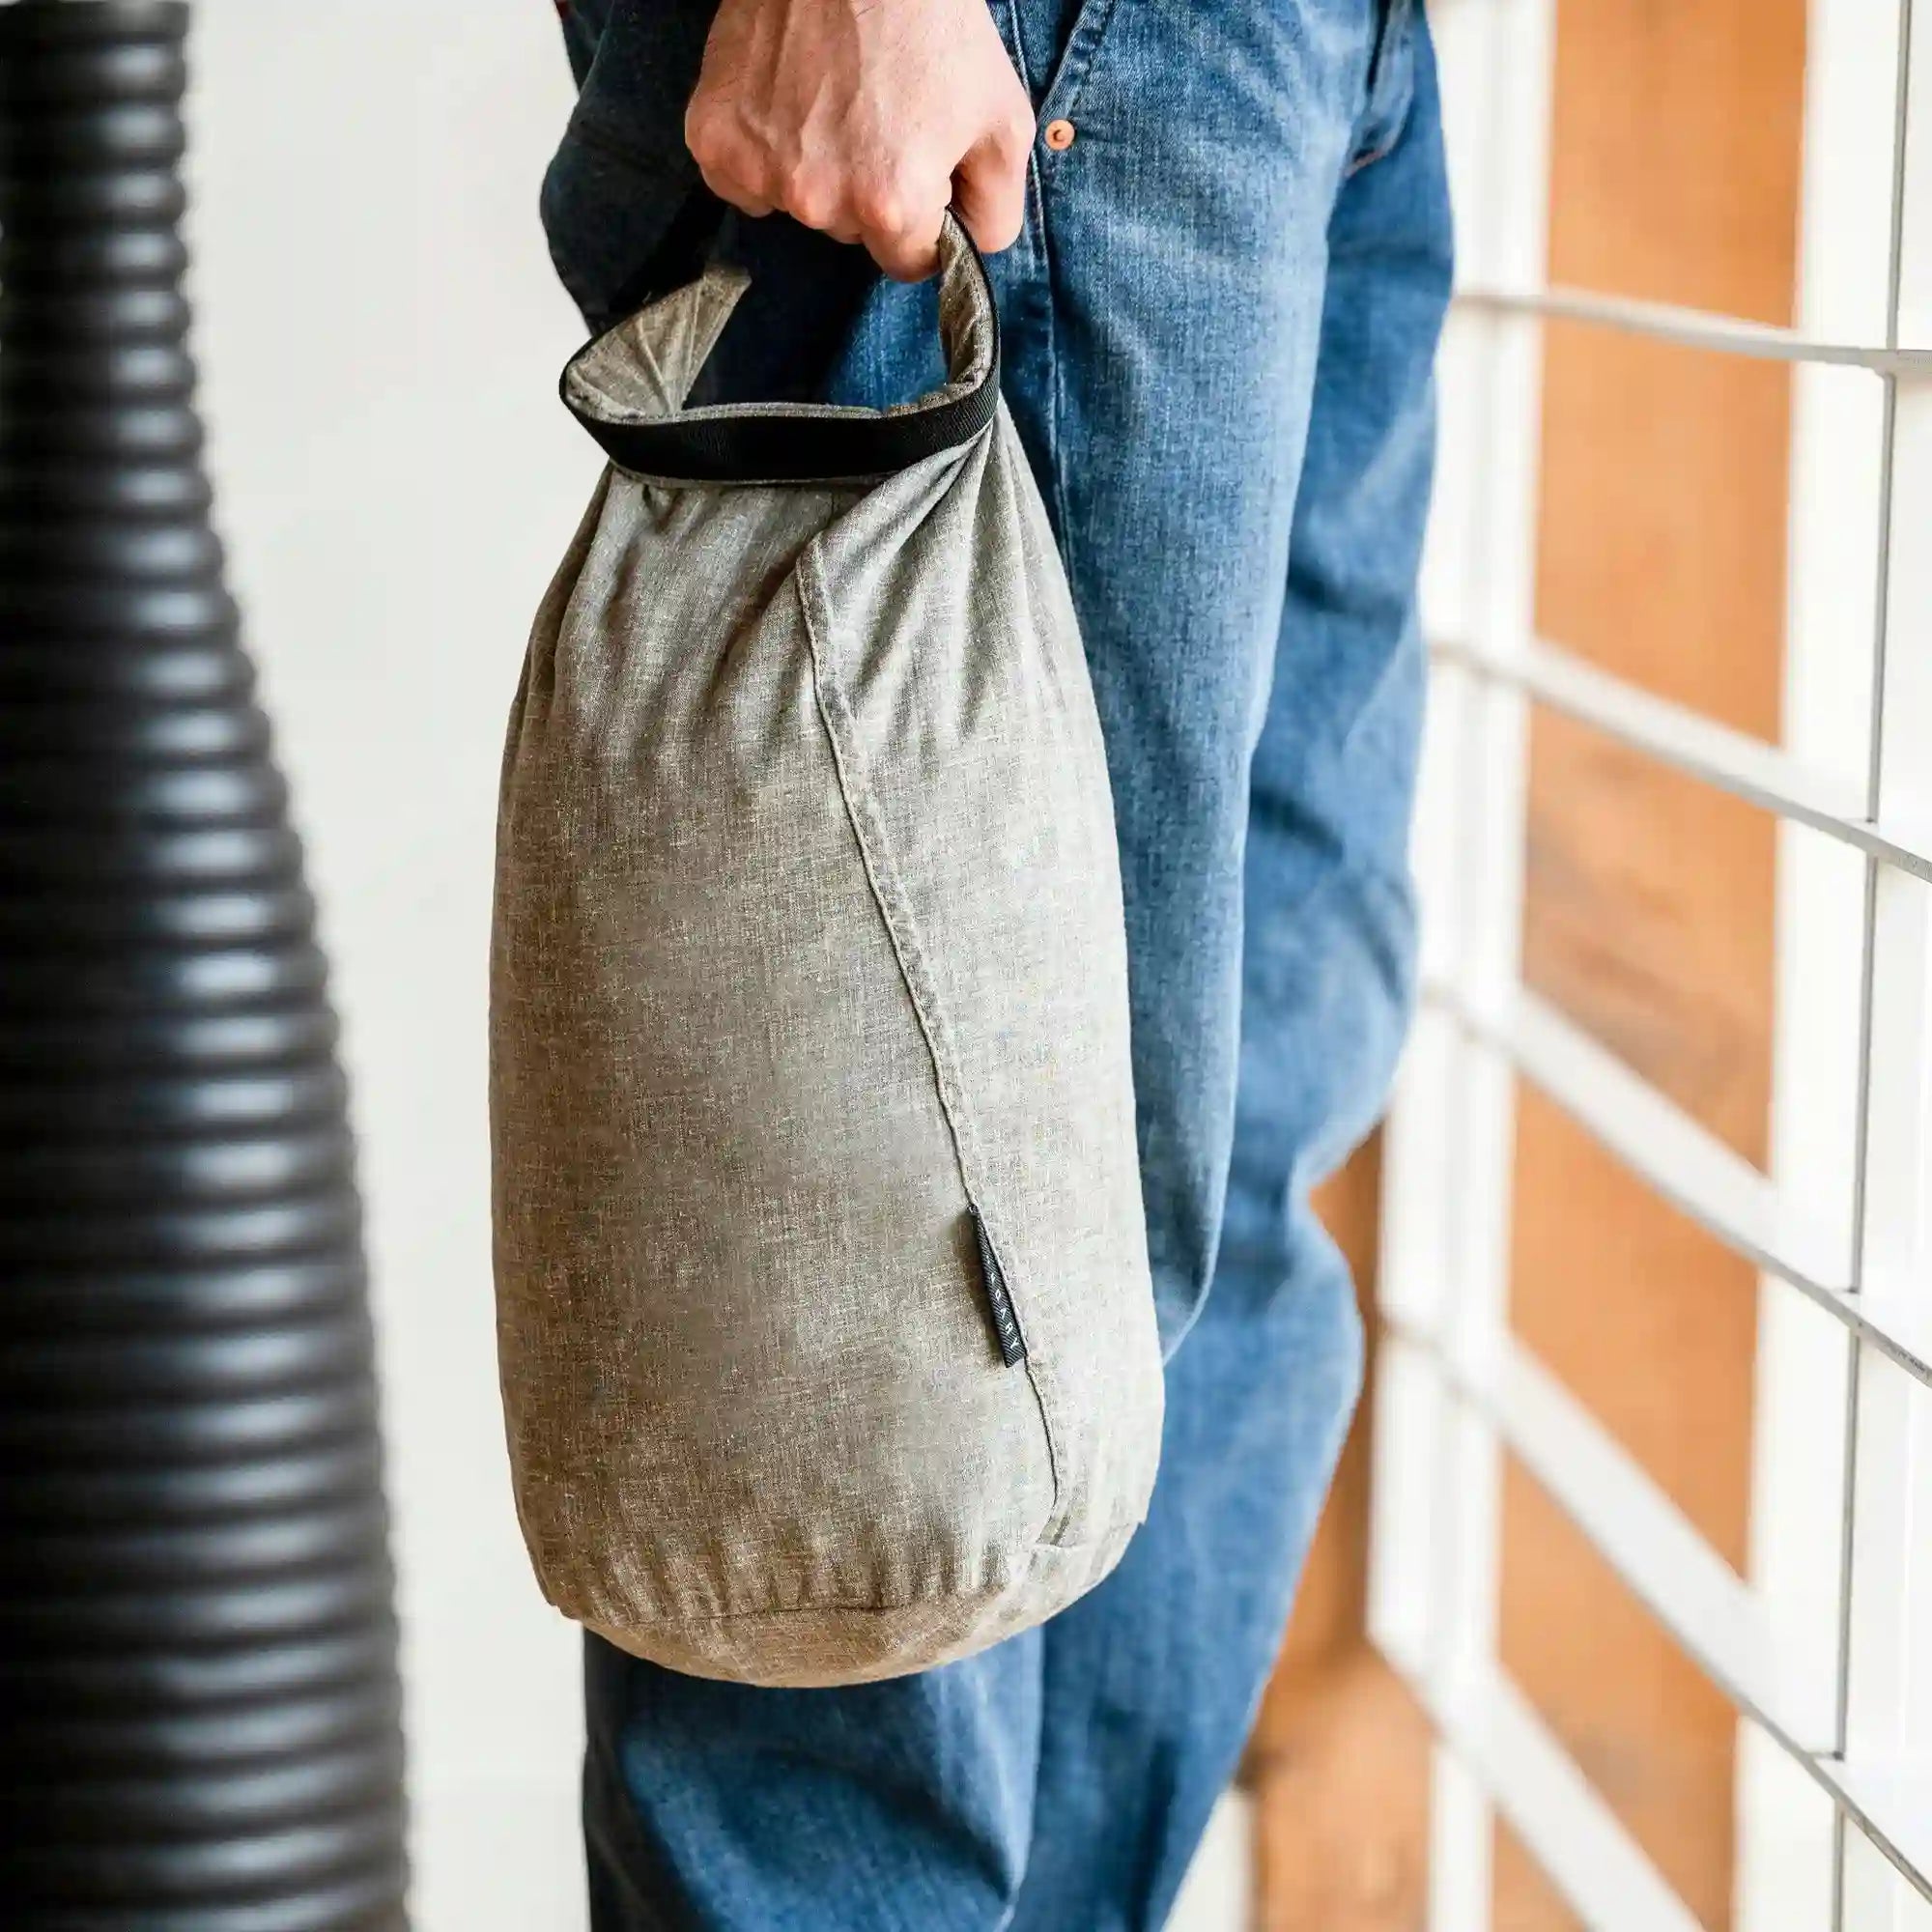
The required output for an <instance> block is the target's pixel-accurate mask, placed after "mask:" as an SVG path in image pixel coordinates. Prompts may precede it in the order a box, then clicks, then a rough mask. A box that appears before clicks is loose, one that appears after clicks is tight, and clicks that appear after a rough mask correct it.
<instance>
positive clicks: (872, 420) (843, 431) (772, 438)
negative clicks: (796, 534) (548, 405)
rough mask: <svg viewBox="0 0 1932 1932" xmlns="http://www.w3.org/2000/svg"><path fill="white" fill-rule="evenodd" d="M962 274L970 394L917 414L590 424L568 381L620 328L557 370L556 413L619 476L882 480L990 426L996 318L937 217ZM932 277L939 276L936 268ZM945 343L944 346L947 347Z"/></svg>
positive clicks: (753, 413)
mask: <svg viewBox="0 0 1932 1932" xmlns="http://www.w3.org/2000/svg"><path fill="white" fill-rule="evenodd" d="M947 221H948V224H949V225H950V226H952V227H953V228H954V230H955V231H956V232H955V234H954V236H953V238H952V239H953V241H954V242H955V244H956V246H957V247H958V248H959V249H961V250H963V254H961V255H959V256H957V257H956V258H955V259H959V260H963V261H964V262H965V264H966V269H967V272H968V273H969V274H971V275H973V276H974V277H976V278H977V280H978V283H979V289H980V301H981V304H982V313H983V315H984V317H985V324H986V327H987V330H988V334H989V345H990V354H989V355H988V356H987V358H986V361H985V365H984V367H983V369H982V370H981V371H980V376H979V379H978V381H976V382H975V383H974V384H973V385H972V387H971V388H968V389H964V390H962V391H960V392H959V393H958V394H956V395H949V396H948V397H947V398H946V399H945V400H944V401H943V402H936V403H933V404H931V405H930V406H929V407H926V408H923V409H910V410H902V411H899V412H895V413H894V414H892V415H875V414H872V413H869V412H859V411H853V412H838V413H831V412H826V413H816V412H799V411H797V409H796V408H795V407H794V408H791V409H786V410H776V409H775V410H772V411H770V412H766V411H763V410H760V409H757V408H755V407H751V408H747V407H743V406H737V407H733V408H731V409H729V410H694V411H689V412H678V413H677V414H674V415H666V416H654V417H651V418H649V419H648V420H645V421H641V422H639V421H629V422H606V421H602V420H600V419H599V418H598V417H597V416H596V415H595V414H594V413H592V412H590V411H589V410H588V409H587V408H585V407H584V406H583V405H582V404H581V403H580V402H578V401H577V400H576V399H575V397H574V396H573V394H572V385H571V381H570V378H571V373H572V371H573V370H575V369H576V367H577V366H578V364H579V363H580V362H582V360H583V359H584V358H585V357H586V356H587V355H591V354H592V353H593V352H594V351H595V350H596V349H597V348H598V346H599V345H600V344H602V343H603V342H605V341H607V340H608V339H609V337H610V336H611V335H612V334H614V333H615V332H616V330H617V329H621V328H627V327H630V323H629V322H622V323H619V324H617V325H616V328H613V329H607V330H606V331H605V332H604V334H602V335H598V336H593V337H592V338H591V340H590V341H588V342H587V343H585V344H584V345H583V347H582V349H580V350H579V351H578V352H577V354H576V355H573V356H572V357H571V358H570V360H569V361H568V362H567V363H565V365H564V369H563V375H562V377H561V378H560V380H559V382H558V393H559V395H561V397H562V399H563V405H564V408H565V409H567V410H568V411H569V412H570V413H571V414H572V415H573V416H575V417H576V418H577V420H578V421H579V422H580V423H582V425H583V427H584V428H585V429H586V430H588V431H589V433H590V434H591V436H592V437H594V438H595V439H596V441H597V445H598V447H599V448H600V449H602V450H603V452H604V454H605V455H606V456H608V457H609V458H610V459H611V462H612V463H614V464H615V465H616V466H617V468H618V469H629V470H632V471H634V472H635V473H637V474H638V475H640V476H650V477H659V478H663V479H664V480H666V481H668V482H684V483H809V482H830V481H834V480H838V479H843V478H848V477H860V476H884V475H889V474H891V473H892V472H893V471H895V470H898V469H906V468H907V467H908V466H909V465H911V464H914V463H918V462H921V461H922V460H923V459H924V458H925V457H928V456H936V455H938V454H939V453H940V452H941V451H942V450H947V449H956V448H958V447H959V445H960V444H961V443H964V442H969V441H971V440H972V439H973V438H974V437H976V436H978V435H979V433H980V431H981V430H982V429H984V428H985V427H986V425H987V424H988V423H989V422H991V421H992V419H993V412H994V411H995V410H996V409H997V408H998V407H999V400H1000V316H999V309H998V306H997V305H996V303H995V302H994V299H993V285H992V280H991V278H990V277H989V276H988V275H987V273H986V264H985V262H984V260H983V259H982V258H981V256H980V251H979V249H978V248H976V247H975V246H974V245H973V238H972V237H971V236H970V235H968V234H967V232H966V227H965V224H964V223H963V222H960V221H959V220H958V217H957V216H956V215H952V214H949V215H948V216H947ZM941 272H942V273H944V272H947V271H946V270H942V271H941ZM950 346H951V345H949V348H950Z"/></svg>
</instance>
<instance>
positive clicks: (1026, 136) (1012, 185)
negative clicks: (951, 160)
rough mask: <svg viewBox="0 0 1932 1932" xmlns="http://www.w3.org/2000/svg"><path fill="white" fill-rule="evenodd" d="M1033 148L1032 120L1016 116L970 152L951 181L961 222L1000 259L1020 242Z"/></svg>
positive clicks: (983, 247)
mask: <svg viewBox="0 0 1932 1932" xmlns="http://www.w3.org/2000/svg"><path fill="white" fill-rule="evenodd" d="M1032 146H1033V119H1032V117H1031V115H1027V116H1024V117H1021V116H1018V115H1016V116H1015V117H1014V118H1013V119H1012V121H1011V122H1010V123H1009V124H1008V123H1003V124H1002V125H1001V126H1000V127H999V128H995V129H994V130H993V131H991V132H990V133H987V134H984V135H982V136H981V137H980V140H979V141H978V142H976V143H975V144H974V145H973V146H972V147H971V148H969V149H968V150H967V151H966V156H965V158H964V159H963V160H962V161H961V162H960V163H959V166H958V169H957V171H956V172H955V173H954V175H953V177H952V198H953V201H954V203H955V205H956V206H957V208H958V210H959V218H960V220H961V221H963V222H964V223H965V224H966V232H967V234H969V235H970V236H972V238H973V240H974V241H976V242H978V243H979V245H980V252H981V253H983V254H987V255H997V254H998V253H999V252H1000V250H1001V249H1002V248H1010V247H1011V246H1012V245H1013V243H1014V242H1015V241H1018V240H1019V237H1020V228H1021V225H1022V224H1023V223H1024V222H1025V220H1026V169H1027V155H1028V153H1029V152H1030V150H1031V149H1032Z"/></svg>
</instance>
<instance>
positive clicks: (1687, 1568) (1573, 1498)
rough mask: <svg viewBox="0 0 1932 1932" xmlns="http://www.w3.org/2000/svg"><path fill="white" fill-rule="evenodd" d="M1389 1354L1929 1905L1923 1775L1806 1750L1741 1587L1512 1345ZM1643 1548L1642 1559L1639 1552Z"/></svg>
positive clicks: (1930, 1817) (1411, 1338)
mask: <svg viewBox="0 0 1932 1932" xmlns="http://www.w3.org/2000/svg"><path fill="white" fill-rule="evenodd" d="M1390 1326H1391V1330H1392V1333H1393V1335H1394V1336H1395V1338H1396V1340H1397V1344H1398V1346H1401V1347H1404V1348H1406V1349H1407V1350H1409V1351H1410V1352H1411V1354H1419V1355H1420V1356H1422V1357H1423V1358H1424V1359H1426V1360H1427V1361H1429V1362H1431V1363H1432V1364H1433V1365H1434V1366H1435V1370H1436V1372H1437V1374H1439V1375H1440V1376H1441V1377H1442V1378H1443V1379H1444V1380H1445V1381H1446V1382H1447V1383H1448V1385H1449V1387H1450V1389H1451V1390H1452V1391H1453V1392H1454V1393H1455V1395H1456V1396H1457V1397H1458V1398H1459V1399H1460V1400H1461V1401H1462V1402H1463V1403H1464V1404H1465V1405H1467V1406H1469V1407H1470V1408H1472V1409H1474V1410H1475V1411H1476V1412H1477V1413H1478V1414H1479V1415H1481V1416H1483V1417H1484V1418H1485V1419H1486V1421H1487V1422H1488V1425H1489V1427H1490V1428H1491V1429H1492V1430H1493V1431H1494V1432H1495V1434H1496V1435H1497V1437H1498V1438H1499V1439H1500V1440H1501V1441H1502V1442H1504V1443H1505V1444H1506V1445H1507V1446H1508V1447H1509V1448H1510V1450H1511V1451H1512V1452H1513V1453H1514V1454H1515V1456H1516V1457H1517V1459H1518V1460H1519V1461H1520V1463H1522V1464H1523V1466H1524V1468H1525V1469H1527V1470H1528V1471H1529V1473H1530V1474H1531V1475H1532V1476H1533V1477H1534V1478H1535V1479H1536V1481H1537V1483H1538V1484H1539V1485H1540V1486H1541V1487H1542V1488H1543V1489H1544V1490H1545V1491H1547V1492H1548V1495H1549V1496H1550V1499H1551V1500H1552V1501H1553V1502H1554V1503H1555V1504H1556V1505H1557V1507H1558V1508H1559V1509H1561V1510H1562V1511H1563V1513H1564V1514H1565V1515H1566V1516H1567V1517H1569V1519H1570V1520H1571V1521H1572V1522H1573V1523H1575V1524H1576V1526H1577V1529H1578V1530H1579V1531H1580V1532H1581V1534H1582V1535H1583V1536H1584V1537H1585V1538H1587V1539H1588V1541H1589V1542H1590V1543H1591V1545H1592V1546H1593V1547H1594V1548H1596V1549H1597V1550H1598V1551H1599V1553H1600V1554H1601V1555H1602V1556H1603V1557H1604V1559H1605V1562H1606V1563H1608V1564H1609V1566H1610V1568H1611V1569H1612V1570H1614V1571H1615V1572H1616V1574H1617V1575H1618V1576H1619V1577H1622V1578H1623V1580H1624V1582H1625V1584H1626V1585H1627V1586H1628V1587H1629V1589H1630V1590H1631V1592H1632V1594H1633V1595H1634V1596H1635V1597H1636V1598H1637V1600H1638V1601H1639V1602H1640V1603H1642V1604H1643V1605H1644V1606H1645V1607H1646V1608H1647V1609H1648V1610H1649V1611H1650V1612H1651V1614H1652V1615H1653V1616H1654V1617H1656V1619H1657V1620H1658V1622H1659V1623H1660V1624H1661V1625H1662V1627H1663V1628H1664V1629H1665V1630H1666V1631H1668V1632H1669V1633H1670V1634H1671V1636H1672V1637H1673V1638H1674V1639H1675V1640H1676V1642H1677V1643H1678V1644H1679V1645H1680V1646H1681V1648H1682V1649H1683V1650H1684V1652H1685V1654H1686V1656H1688V1657H1689V1658H1690V1661H1691V1662H1693V1663H1694V1664H1695V1665H1696V1666H1697V1668H1698V1669H1699V1670H1700V1671H1702V1672H1703V1674H1704V1676H1705V1677H1706V1678H1707V1679H1708V1680H1709V1681H1710V1682H1711V1684H1712V1685H1713V1686H1714V1687H1715V1688H1716V1689H1717V1690H1719V1691H1720V1692H1722V1694H1723V1695H1724V1696H1725V1697H1726V1698H1727V1699H1728V1700H1729V1701H1730V1702H1731V1704H1732V1705H1733V1706H1735V1708H1736V1709H1737V1710H1738V1711H1739V1712H1740V1713H1741V1714H1742V1715H1743V1716H1745V1717H1747V1718H1749V1719H1751V1720H1752V1721H1753V1722H1754V1723H1756V1724H1757V1725H1758V1727H1759V1728H1760V1729H1761V1730H1763V1732H1764V1733H1765V1735H1766V1736H1767V1737H1769V1738H1770V1739H1771V1740H1772V1741H1773V1742H1774V1743H1775V1744H1776V1745H1777V1746H1778V1747H1779V1748H1780V1749H1782V1750H1783V1751H1784V1752H1785V1754H1786V1755H1787V1756H1789V1757H1790V1758H1792V1759H1793V1760H1794V1761H1795V1762H1796V1763H1797V1764H1799V1765H1800V1766H1801V1767H1802V1768H1803V1769H1804V1771H1805V1772H1806V1773H1808V1774H1809V1776H1811V1777H1812V1778H1814V1779H1815V1780H1816V1781H1817V1782H1818V1783H1819V1784H1820V1785H1822V1786H1823V1787H1824V1789H1825V1790H1826V1791H1827V1792H1829V1793H1830V1794H1831V1795H1832V1797H1833V1799H1834V1800H1835V1801H1836V1802H1837V1803H1838V1804H1840V1805H1841V1806H1842V1808H1843V1809H1844V1811H1845V1813H1846V1815H1847V1816H1848V1817H1849V1818H1850V1819H1851V1820H1852V1821H1853V1823H1854V1824H1855V1825H1856V1826H1857V1827H1858V1828H1859V1830H1861V1832H1863V1833H1865V1835H1866V1836H1867V1837H1869V1838H1870V1840H1871V1842H1872V1844H1873V1845H1874V1846H1875V1847H1876V1848H1877V1849H1878V1851H1879V1852H1880V1853H1882V1854H1883V1855H1884V1857H1885V1858H1886V1859H1888V1860H1889V1861H1890V1863H1891V1864H1892V1865H1893V1866H1894V1868H1895V1869H1896V1870H1897V1871H1898V1872H1899V1873H1900V1874H1901V1875H1902V1876H1903V1877H1904V1878H1905V1879H1906V1880H1908V1881H1909V1882H1910V1884H1911V1885H1912V1886H1913V1887H1914V1888H1915V1889H1917V1890H1918V1891H1919V1892H1920V1893H1921V1894H1923V1895H1924V1896H1925V1897H1927V1898H1932V1843H1929V1842H1928V1840H1932V1812H1928V1811H1921V1810H1920V1809H1918V1806H1920V1805H1922V1804H1924V1802H1925V1799H1926V1797H1927V1795H1928V1782H1927V1779H1926V1778H1925V1776H1923V1775H1922V1772H1921V1770H1920V1769H1919V1768H1918V1767H1916V1766H1915V1767H1885V1768H1879V1767H1873V1766H1859V1765H1849V1764H1847V1763H1845V1762H1844V1761H1843V1760H1842V1759H1839V1758H1837V1757H1834V1756H1833V1755H1831V1754H1829V1753H1826V1752H1821V1751H1814V1750H1811V1749H1808V1748H1806V1747H1805V1746H1804V1743H1803V1742H1802V1740H1801V1738H1800V1736H1799V1734H1798V1731H1797V1729H1796V1727H1795V1726H1794V1724H1793V1723H1792V1721H1791V1719H1790V1715H1789V1713H1788V1712H1781V1711H1780V1710H1778V1709H1777V1708H1776V1707H1777V1706H1778V1705H1779V1704H1780V1703H1781V1702H1782V1701H1783V1698H1784V1695H1785V1693H1784V1692H1783V1690H1781V1689H1778V1688H1776V1687H1774V1686H1773V1685H1772V1683H1771V1678H1772V1675H1773V1671H1772V1669H1771V1662H1770V1657H1769V1652H1768V1648H1767V1645H1766V1643H1765V1641H1764V1638H1763V1634H1762V1632H1763V1625H1762V1621H1761V1617H1760V1615H1759V1613H1758V1611H1757V1609H1756V1605H1755V1599H1754V1598H1753V1596H1752V1594H1751V1592H1750V1590H1749V1587H1748V1585H1747V1584H1746V1583H1745V1582H1743V1581H1742V1579H1740V1578H1739V1577H1737V1575H1736V1573H1735V1572H1733V1571H1732V1570H1731V1569H1730V1567H1729V1565H1727V1564H1725V1563H1724V1562H1723V1560H1722V1559H1721V1558H1720V1557H1719V1556H1718V1554H1717V1552H1716V1551H1715V1550H1713V1549H1712V1548H1710V1546H1709V1545H1708V1544H1706V1543H1705V1542H1704V1540H1703V1539H1702V1538H1701V1537H1700V1536H1698V1534H1697V1532H1696V1531H1695V1529H1694V1528H1692V1527H1691V1526H1690V1523H1689V1522H1688V1521H1686V1520H1685V1519H1684V1517H1683V1515H1682V1513H1681V1512H1680V1511H1679V1510H1678V1508H1677V1506H1676V1505H1675V1504H1674V1503H1673V1502H1671V1501H1670V1499H1669V1498H1668V1497H1667V1496H1665V1495H1664V1494H1663V1492H1662V1491H1661V1490H1660V1489H1659V1488H1658V1487H1657V1485H1656V1483H1655V1482H1653V1481H1652V1479H1651V1478H1650V1477H1649V1476H1648V1475H1647V1474H1646V1473H1645V1472H1644V1471H1643V1470H1642V1469H1641V1468H1640V1467H1638V1465H1637V1464H1636V1463H1635V1461H1634V1459H1633V1458H1632V1456H1631V1455H1630V1452H1629V1451H1628V1450H1627V1449H1625V1448H1624V1447H1623V1445H1622V1444H1621V1443H1620V1442H1619V1441H1618V1440H1617V1439H1616V1437H1615V1436H1613V1435H1611V1434H1610V1433H1609V1432H1608V1431H1607V1430H1606V1429H1605V1428H1604V1426H1603V1425H1602V1424H1601V1423H1600V1422H1598V1421H1597V1420H1596V1418H1595V1417H1594V1416H1593V1415H1591V1414H1590V1412H1589V1411H1588V1410H1587V1409H1586V1408H1585V1407H1584V1406H1582V1404H1581V1403H1579V1402H1578V1401H1577V1398H1576V1397H1575V1396H1573V1395H1571V1394H1570V1393H1569V1391H1568V1390H1567V1389H1565V1388H1564V1387H1563V1386H1562V1384H1561V1383H1560V1382H1558V1381H1557V1380H1556V1379H1555V1378H1554V1377H1553V1376H1551V1375H1550V1374H1549V1372H1548V1370H1547V1369H1545V1368H1544V1367H1543V1365H1542V1364H1541V1363H1540V1362H1538V1361H1537V1360H1536V1358H1535V1357H1534V1356H1533V1355H1532V1354H1530V1352H1529V1351H1528V1350H1526V1349H1524V1348H1523V1347H1522V1345H1521V1344H1520V1343H1517V1342H1511V1343H1509V1344H1508V1345H1507V1348H1508V1353H1507V1355H1506V1357H1505V1359H1504V1361H1503V1363H1502V1364H1501V1365H1500V1366H1499V1367H1498V1368H1496V1369H1494V1370H1492V1371H1491V1372H1489V1373H1487V1374H1485V1373H1481V1372H1477V1371H1474V1370H1472V1369H1471V1368H1470V1366H1469V1365H1468V1364H1465V1363H1459V1362H1456V1361H1454V1360H1452V1359H1451V1358H1450V1356H1449V1355H1448V1353H1447V1352H1446V1351H1445V1350H1444V1349H1443V1348H1442V1347H1441V1346H1440V1344H1439V1343H1438V1342H1437V1341H1436V1340H1435V1338H1434V1337H1432V1336H1430V1335H1427V1334H1425V1333H1423V1332H1421V1331H1420V1330H1417V1329H1414V1328H1411V1327H1408V1326H1406V1325H1404V1324H1400V1323H1393V1322H1392V1323H1391V1324H1390ZM1639 1551H1642V1552H1645V1553H1642V1554H1638V1553H1637V1552H1639ZM1424 1702H1425V1705H1427V1704H1428V1702H1429V1699H1428V1696H1427V1695H1426V1694H1425V1695H1424Z"/></svg>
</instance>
